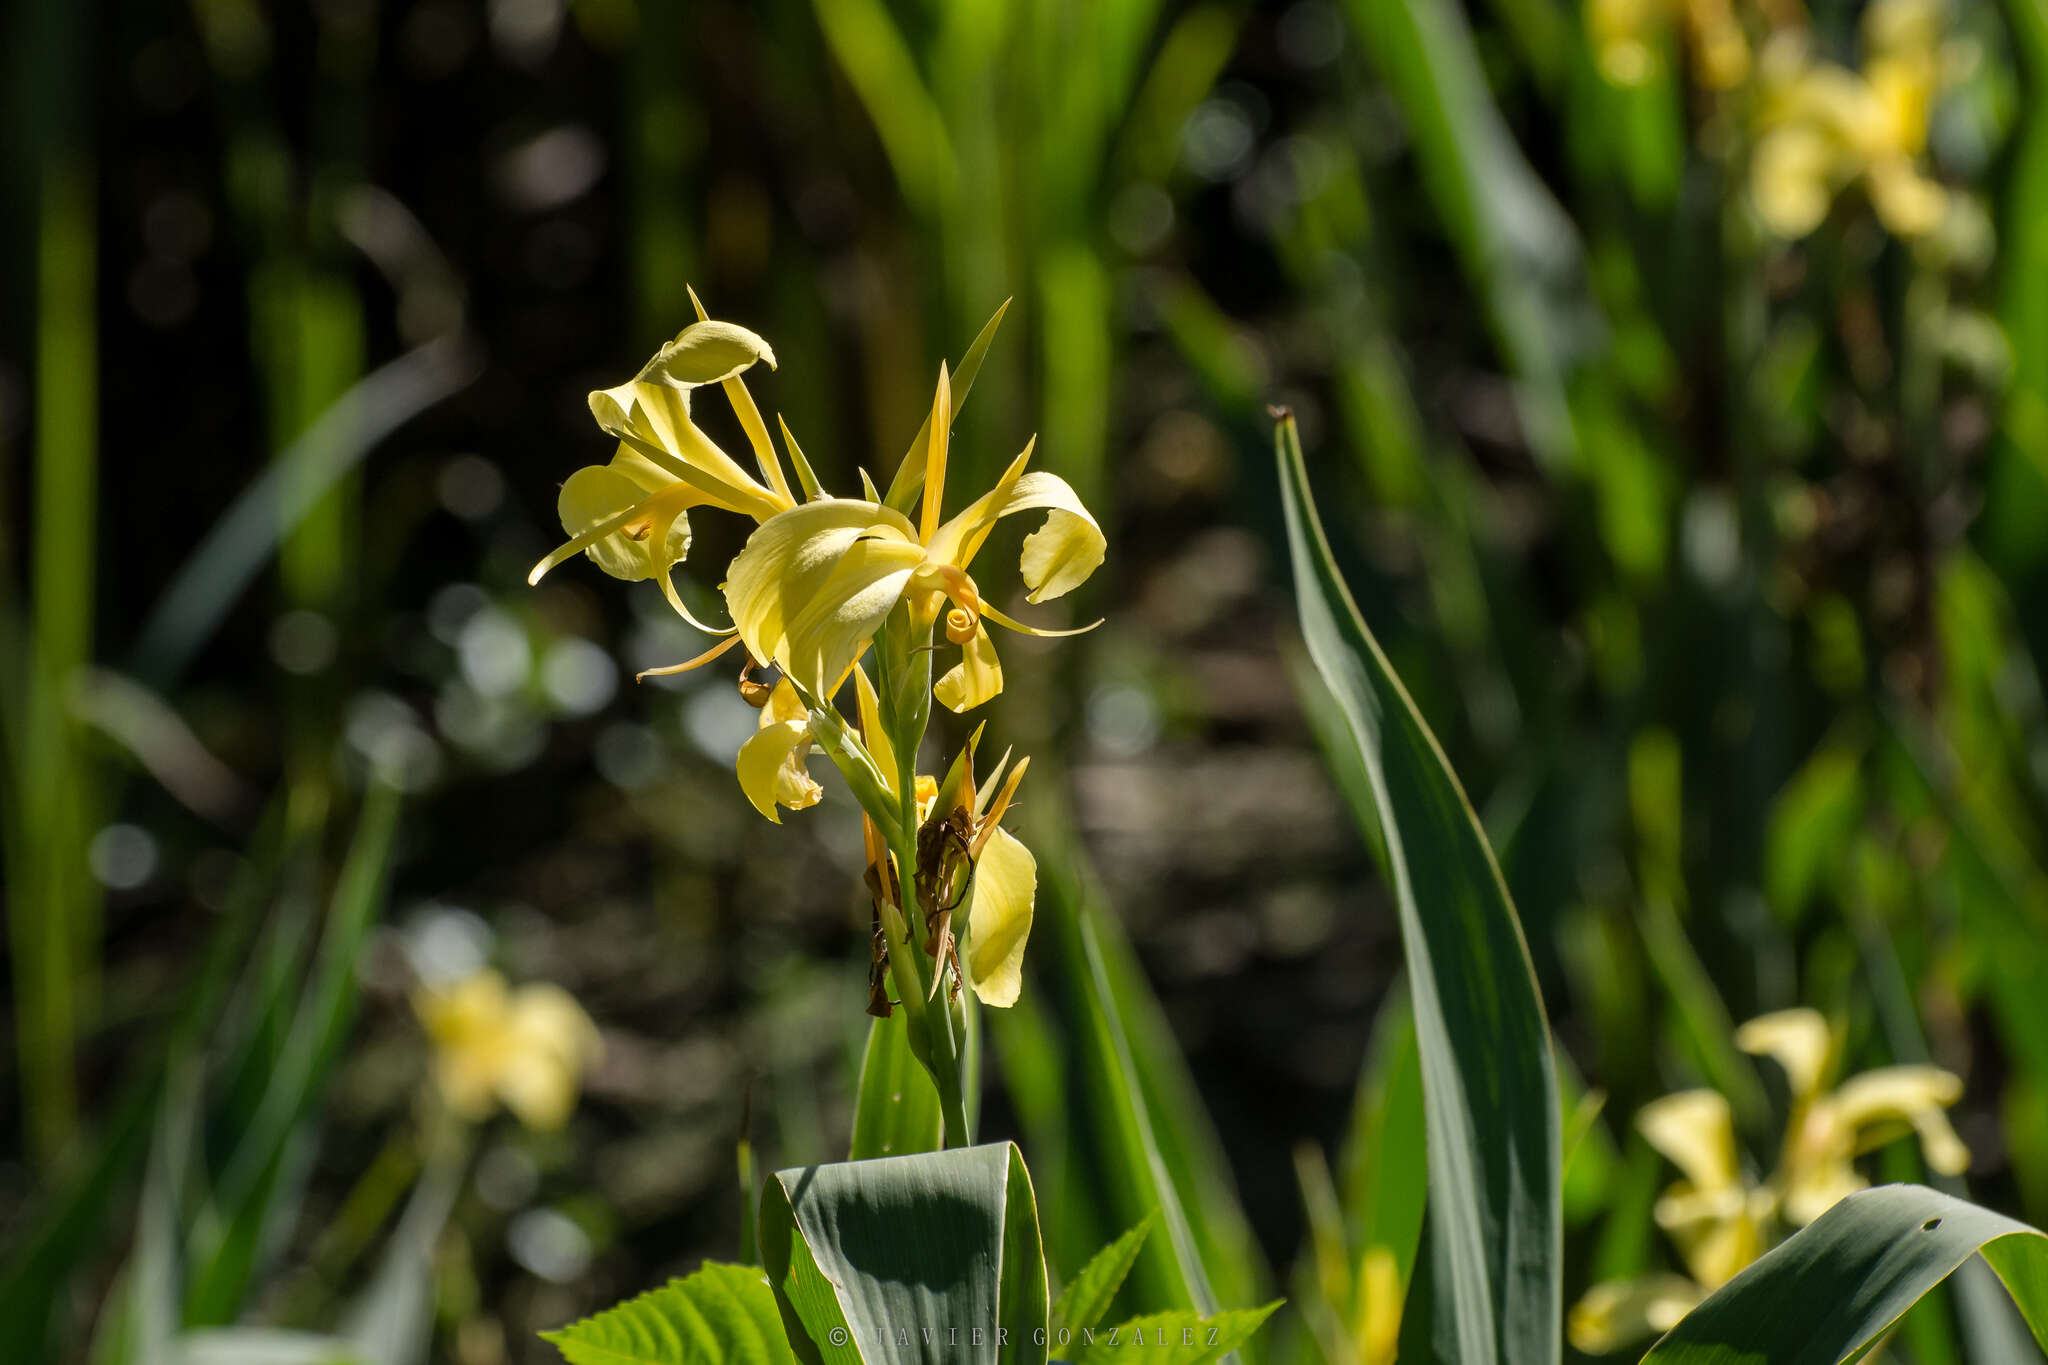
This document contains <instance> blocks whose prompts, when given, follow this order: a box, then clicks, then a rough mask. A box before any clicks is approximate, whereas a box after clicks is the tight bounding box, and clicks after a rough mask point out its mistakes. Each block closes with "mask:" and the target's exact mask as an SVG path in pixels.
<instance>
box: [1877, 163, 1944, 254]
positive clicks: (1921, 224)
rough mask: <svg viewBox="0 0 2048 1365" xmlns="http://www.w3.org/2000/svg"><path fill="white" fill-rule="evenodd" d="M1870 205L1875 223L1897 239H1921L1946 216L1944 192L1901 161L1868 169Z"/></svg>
mask: <svg viewBox="0 0 2048 1365" xmlns="http://www.w3.org/2000/svg"><path fill="white" fill-rule="evenodd" d="M1870 203H1871V206H1872V207H1873V208H1875V209H1876V210H1877V216H1878V219H1879V220H1880V221H1881V222H1883V223H1884V225H1885V226H1886V227H1887V228H1889V229H1890V230H1891V231H1893V232H1895V233H1897V234H1898V235H1899V236H1901V237H1924V236H1926V235H1927V234H1928V233H1930V232H1932V231H1934V230H1935V229H1936V228H1938V227H1940V226H1941V220H1942V218H1943V217H1944V216H1946V214H1947V213H1948V192H1947V191H1946V190H1944V189H1943V188H1942V187H1941V186H1940V185H1939V184H1937V183H1936V182H1935V181H1932V180H1929V179H1928V178H1927V177H1926V176H1924V175H1921V174H1920V172H1919V171H1917V170H1915V169H1914V167H1913V163H1912V162H1910V161H1908V160H1907V159H1906V158H1905V157H1902V156H1898V157H1887V158H1885V159H1884V160H1882V161H1878V162H1875V163H1873V164H1872V165H1871V167H1870Z"/></svg>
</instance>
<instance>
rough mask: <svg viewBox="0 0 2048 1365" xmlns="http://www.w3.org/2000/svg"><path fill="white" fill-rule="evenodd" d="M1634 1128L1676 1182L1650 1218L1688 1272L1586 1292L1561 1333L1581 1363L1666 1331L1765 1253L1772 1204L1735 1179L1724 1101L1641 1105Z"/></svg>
mask: <svg viewBox="0 0 2048 1365" xmlns="http://www.w3.org/2000/svg"><path fill="white" fill-rule="evenodd" d="M1636 1128H1637V1130H1638V1131H1639V1132H1641V1133H1642V1135H1643V1137H1644V1138H1645V1139H1647V1140H1648V1141H1649V1143H1650V1145H1651V1146H1652V1147H1655V1148H1656V1149H1657V1150H1658V1151H1659V1152H1661V1153H1663V1154H1664V1156H1665V1157H1666V1158H1667V1159H1668V1160H1669V1161H1670V1162H1671V1164H1672V1165H1674V1166H1676V1167H1678V1169H1679V1171H1680V1172H1681V1173H1682V1174H1683V1175H1684V1179H1682V1180H1679V1181H1676V1182H1675V1183H1673V1184H1672V1185H1671V1186H1670V1188H1668V1189H1667V1190H1665V1192H1664V1194H1663V1197H1662V1198H1660V1199H1658V1201H1657V1206H1656V1210H1655V1214H1656V1219H1657V1225H1658V1226H1659V1227H1661V1228H1663V1229H1664V1231H1665V1233H1666V1234H1667V1235H1669V1236H1670V1238H1671V1241H1672V1243H1673V1245H1675V1246H1676V1247H1677V1248H1678V1252H1679V1256H1680V1257H1681V1258H1682V1259H1683V1260H1684V1262H1685V1268H1686V1271H1687V1272H1688V1273H1687V1274H1686V1275H1671V1274H1657V1275H1644V1276H1639V1277H1637V1278H1635V1279H1629V1280H1614V1281H1610V1282H1608V1283H1606V1284H1599V1285H1595V1286H1594V1287H1593V1288H1592V1289H1590V1290H1588V1291H1587V1293H1586V1294H1585V1296H1584V1297H1583V1298H1581V1299H1580V1300H1579V1301H1578V1302H1577V1303H1576V1304H1574V1305H1573V1306H1572V1311H1571V1315H1570V1318H1569V1321H1568V1323H1567V1329H1568V1331H1569V1334H1570V1336H1571V1341H1572V1345H1573V1346H1575V1347H1576V1348H1578V1349H1579V1350H1581V1351H1584V1352H1586V1353H1587V1354H1589V1355H1605V1354H1607V1353H1608V1352H1610V1351H1618V1350H1620V1349H1621V1348H1622V1347H1624V1346H1628V1345H1631V1344H1633V1343H1635V1342H1638V1341H1642V1340H1644V1339H1646V1338H1648V1337H1653V1336H1661V1335H1662V1334H1663V1333H1665V1332H1668V1331H1670V1330H1671V1329H1672V1327H1674V1326H1676V1325H1677V1323H1678V1320H1679V1319H1680V1318H1682V1317H1684V1316H1685V1315H1686V1314H1687V1313H1689V1312H1691V1311H1692V1310H1693V1309H1694V1308H1695V1307H1696V1306H1698V1304H1699V1301H1700V1300H1701V1299H1703V1298H1705V1297H1706V1296H1707V1295H1708V1294H1710V1293H1712V1292H1713V1291H1714V1290H1716V1289H1718V1288H1720V1287H1721V1286H1722V1285H1724V1284H1726V1283H1727V1282H1728V1281H1729V1280H1731V1279H1733V1278H1734V1277H1735V1274H1736V1272H1738V1271H1740V1270H1741V1269H1742V1268H1743V1267H1744V1266H1747V1265H1748V1264H1749V1263H1750V1262H1751V1261H1754V1260H1755V1259H1756V1258H1757V1257H1758V1256H1760V1255H1762V1254H1763V1251H1764V1246H1765V1239H1764V1232H1765V1228H1766V1226H1767V1224H1768V1222H1769V1219H1770V1216H1771V1202H1772V1201H1771V1195H1770V1192H1769V1191H1768V1190H1765V1189H1761V1188H1759V1187H1757V1186H1756V1185H1755V1184H1754V1183H1752V1182H1751V1181H1750V1180H1749V1179H1748V1177H1747V1176H1746V1175H1745V1174H1744V1172H1743V1170H1742V1163H1741V1159H1740V1157H1739V1156H1738V1154H1737V1152H1736V1146H1735V1121H1734V1117H1733V1116H1732V1115H1731V1114H1730V1112H1729V1109H1728V1101H1727V1100H1725V1099H1723V1098H1722V1097H1721V1096H1720V1095H1719V1094H1718V1093H1716V1092H1715V1091H1712V1090H1684V1091H1680V1092H1679V1093H1678V1094H1675V1095H1666V1096H1665V1097H1664V1098H1662V1099H1660V1100H1653V1101H1651V1102H1650V1103H1649V1104H1647V1105H1644V1106H1643V1108H1642V1110H1641V1112H1639V1113H1638V1114H1637V1115H1636Z"/></svg>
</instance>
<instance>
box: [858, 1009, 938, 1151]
mask: <svg viewBox="0 0 2048 1365" xmlns="http://www.w3.org/2000/svg"><path fill="white" fill-rule="evenodd" d="M943 1130H944V1124H943V1123H942V1122H941V1118H940V1114H939V1092H938V1090H937V1089H936V1088H935V1087H934V1086H933V1085H932V1079H931V1076H930V1074H929V1073H928V1072H926V1071H925V1069H924V1067H923V1065H922V1064H921V1063H919V1061H918V1060H917V1058H916V1057H914V1056H912V1055H911V1052H910V1029H909V1024H908V1022H907V1015H906V1014H905V1012H904V1011H902V1010H896V1011H894V1012H892V1013H891V1014H890V1015H889V1017H888V1018H886V1019H877V1020H875V1021H874V1022H873V1023H872V1024H870V1025H869V1026H868V1046H867V1051H866V1052H865V1053H864V1054H863V1055H862V1057H861V1064H860V1094H859V1095H858V1096H857V1097H856V1098H855V1100H854V1107H853V1150H852V1152H851V1153H850V1154H849V1159H851V1160H853V1161H866V1160H867V1159H869V1158H870V1157H878V1156H909V1155H911V1154H912V1153H915V1152H935V1151H937V1150H938V1148H939V1141H940V1135H941V1133H942V1132H943Z"/></svg>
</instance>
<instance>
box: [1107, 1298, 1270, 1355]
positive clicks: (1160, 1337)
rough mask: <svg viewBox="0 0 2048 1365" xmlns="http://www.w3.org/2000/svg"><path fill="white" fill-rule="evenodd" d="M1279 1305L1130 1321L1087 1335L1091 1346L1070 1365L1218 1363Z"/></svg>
mask: <svg viewBox="0 0 2048 1365" xmlns="http://www.w3.org/2000/svg"><path fill="white" fill-rule="evenodd" d="M1279 1306H1280V1300H1278V1299H1275V1300H1274V1301H1273V1302H1271V1303H1269V1304H1267V1305H1266V1306H1265V1307H1263V1308H1234V1309H1231V1310H1229V1311H1228V1312H1223V1313H1216V1314H1212V1315H1210V1316H1209V1317H1203V1316H1202V1315H1201V1314H1200V1313H1190V1312H1186V1311H1181V1312H1175V1313H1150V1314H1147V1315H1146V1316H1144V1317H1141V1318H1132V1319H1131V1320H1130V1321H1129V1322H1126V1323H1122V1324H1120V1325H1118V1326H1117V1327H1114V1328H1112V1329H1111V1330H1109V1331H1108V1332H1101V1331H1097V1332H1094V1333H1092V1335H1093V1337H1094V1340H1093V1342H1092V1343H1091V1344H1089V1345H1087V1346H1085V1347H1083V1348H1082V1350H1081V1351H1080V1353H1079V1354H1077V1355H1076V1356H1075V1357H1074V1365H1106V1362H1110V1361H1138V1360H1142V1361H1144V1362H1146V1365H1202V1363H1203V1362H1204V1361H1210V1360H1220V1359H1221V1358H1222V1357H1223V1356H1225V1355H1227V1354H1229V1353H1230V1352H1232V1351H1234V1350H1236V1349H1237V1348H1238V1347H1240V1346H1242V1345H1244V1344H1245V1343H1246V1342H1247V1341H1250V1340H1251V1337H1252V1333H1254V1332H1256V1331H1258V1330H1259V1328H1260V1327H1261V1326H1263V1325H1264V1323H1265V1321H1266V1319H1267V1318H1269V1317H1271V1316H1273V1310H1275V1309H1276V1308H1278V1307H1279Z"/></svg>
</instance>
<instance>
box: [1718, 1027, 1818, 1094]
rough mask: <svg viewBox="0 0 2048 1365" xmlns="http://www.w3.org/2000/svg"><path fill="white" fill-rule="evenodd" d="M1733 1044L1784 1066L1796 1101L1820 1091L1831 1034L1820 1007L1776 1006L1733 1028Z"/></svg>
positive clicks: (1786, 1077) (1753, 1054)
mask: <svg viewBox="0 0 2048 1365" xmlns="http://www.w3.org/2000/svg"><path fill="white" fill-rule="evenodd" d="M1735 1046H1737V1047H1739V1048H1741V1049H1742V1050H1743V1051H1744V1052H1747V1053H1749V1054H1751V1055H1752V1056H1757V1057H1770V1058H1773V1059H1774V1060H1776V1062H1777V1063H1778V1065H1779V1066H1781V1067H1783V1068H1784V1069H1785V1079H1786V1081H1787V1082H1788V1083H1789V1084H1790V1086H1791V1089H1792V1099H1793V1102H1794V1103H1796V1104H1804V1103H1806V1102H1807V1101H1809V1100H1811V1099H1813V1098H1814V1097H1815V1096H1816V1095H1818V1094H1820V1088H1821V1084H1822V1082H1823V1081H1825V1080H1826V1079H1827V1074H1828V1060H1829V1053H1830V1051H1831V1049H1832V1047H1833V1035H1832V1034H1831V1033H1830V1032H1829V1029H1828V1021H1827V1019H1826V1017H1825V1016H1823V1015H1822V1014H1821V1012H1820V1011H1819V1010H1814V1009H1807V1008H1804V1007H1803V1006H1802V1007H1801V1008H1798V1009H1789V1010H1779V1011H1777V1012H1776V1013H1774V1014H1766V1015H1762V1016H1760V1017H1758V1018H1755V1019H1752V1020H1750V1021H1749V1022H1748V1023H1746V1024H1744V1025H1743V1026H1742V1027H1741V1028H1739V1029H1737V1030H1735Z"/></svg>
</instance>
